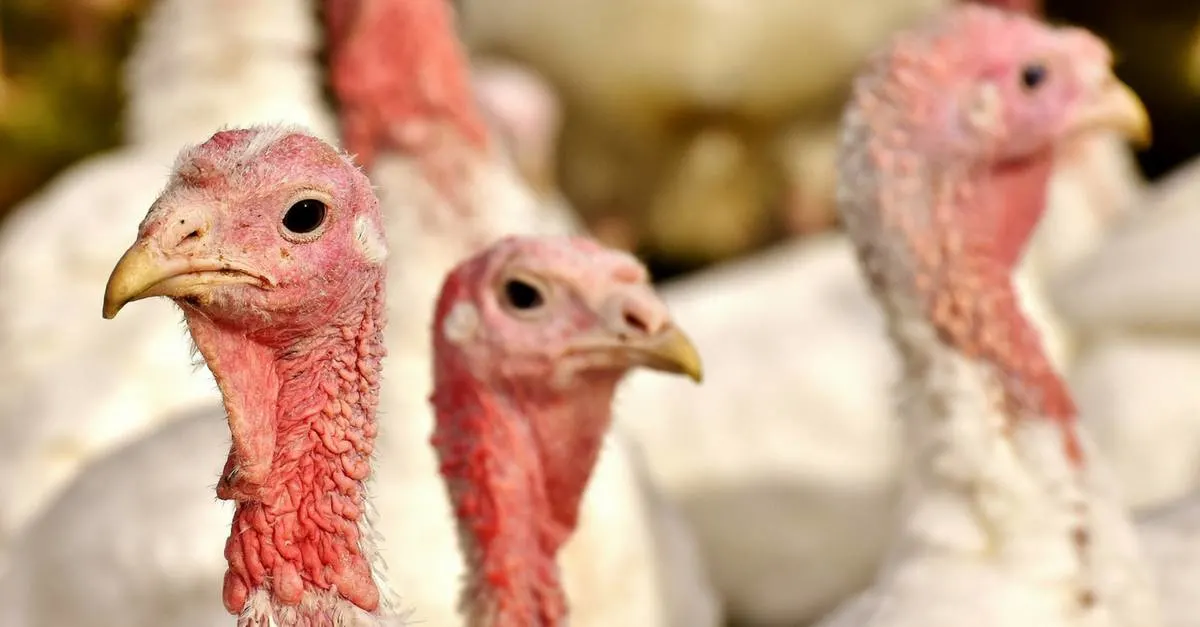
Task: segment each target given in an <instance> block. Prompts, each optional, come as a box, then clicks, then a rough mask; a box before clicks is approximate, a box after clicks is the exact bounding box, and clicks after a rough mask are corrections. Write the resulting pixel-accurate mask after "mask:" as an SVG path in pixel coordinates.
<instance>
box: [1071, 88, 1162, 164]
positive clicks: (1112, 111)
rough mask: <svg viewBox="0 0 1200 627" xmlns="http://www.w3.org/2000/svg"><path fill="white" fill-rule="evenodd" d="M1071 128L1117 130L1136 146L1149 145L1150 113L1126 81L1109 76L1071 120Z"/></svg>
mask: <svg viewBox="0 0 1200 627" xmlns="http://www.w3.org/2000/svg"><path fill="white" fill-rule="evenodd" d="M1071 127H1072V130H1073V131H1074V132H1085V131H1089V130H1094V129H1109V130H1113V131H1116V132H1119V133H1121V135H1122V136H1124V137H1126V138H1128V139H1129V140H1130V142H1131V143H1133V145H1134V146H1136V147H1137V148H1145V147H1147V146H1149V145H1150V141H1151V130H1150V115H1149V114H1148V113H1146V106H1145V105H1143V104H1142V100H1141V98H1138V95H1137V93H1135V92H1134V91H1133V90H1132V89H1130V87H1129V86H1128V85H1126V84H1125V83H1122V82H1121V81H1119V80H1116V78H1113V79H1112V80H1111V81H1110V82H1109V83H1108V84H1107V85H1106V86H1105V87H1104V89H1103V91H1101V92H1100V93H1099V94H1098V95H1097V96H1096V98H1095V99H1093V100H1092V102H1091V103H1089V104H1088V105H1086V106H1085V107H1084V108H1083V109H1082V110H1081V111H1079V112H1078V113H1077V114H1076V116H1075V118H1074V119H1073V121H1072V124H1071Z"/></svg>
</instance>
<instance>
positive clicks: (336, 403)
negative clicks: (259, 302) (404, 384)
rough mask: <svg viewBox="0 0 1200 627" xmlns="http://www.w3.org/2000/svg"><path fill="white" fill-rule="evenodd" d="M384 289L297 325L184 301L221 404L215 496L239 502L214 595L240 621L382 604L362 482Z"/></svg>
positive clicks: (301, 619) (291, 619) (307, 619)
mask: <svg viewBox="0 0 1200 627" xmlns="http://www.w3.org/2000/svg"><path fill="white" fill-rule="evenodd" d="M383 293H384V292H383V283H382V279H380V280H379V281H377V282H375V283H374V284H373V285H371V287H370V288H369V289H368V291H367V292H366V293H364V294H360V295H358V296H357V297H355V298H350V299H347V301H346V302H348V303H350V304H349V305H348V306H347V307H346V308H345V309H343V310H342V311H341V312H339V313H338V314H336V315H334V316H333V319H332V320H331V321H330V323H329V324H328V325H326V326H324V327H323V328H321V329H319V330H307V331H300V332H295V331H291V332H281V331H278V330H268V331H259V332H251V333H247V332H245V331H242V330H238V329H231V328H228V327H225V326H223V325H221V324H220V323H219V322H216V321H213V320H210V319H208V318H206V317H205V316H204V315H203V314H201V313H199V312H198V311H196V310H192V309H189V308H187V307H186V306H185V314H186V317H187V321H188V326H189V328H190V329H191V332H192V336H193V337H194V339H195V341H196V345H197V346H198V347H199V349H200V352H201V353H202V354H203V355H204V358H205V361H206V362H207V363H208V365H209V368H210V369H211V370H212V371H213V375H214V377H215V378H216V380H217V383H218V386H219V387H220V389H221V393H222V396H223V397H224V401H225V408H226V412H227V413H228V416H229V427H230V431H231V434H232V440H233V444H232V447H231V450H230V454H229V460H228V461H227V462H226V465H225V471H224V472H223V474H222V477H221V479H220V482H219V483H218V485H217V496H218V498H221V499H226V500H233V501H235V502H236V503H237V506H236V510H235V513H234V517H233V525H232V529H231V532H230V536H229V540H228V541H227V543H226V546H225V556H226V558H227V560H228V570H227V571H226V573H225V583H224V590H223V595H222V596H223V599H224V602H225V607H226V609H228V610H229V612H230V613H233V614H239V615H240V619H239V625H241V626H242V627H258V626H259V625H264V626H265V625H267V624H268V617H269V618H270V619H271V620H273V621H274V622H273V623H271V624H289V625H301V626H307V625H313V626H314V627H315V626H317V625H326V626H328V625H336V624H340V623H337V622H334V621H333V617H335V616H343V615H346V616H348V615H349V614H347V612H349V611H361V612H367V613H373V612H375V611H377V610H378V609H379V608H380V594H381V591H380V589H379V586H378V585H377V584H376V575H375V572H374V570H373V561H374V559H375V551H374V546H373V536H372V532H371V530H370V527H369V522H368V521H367V519H366V516H365V512H364V510H365V507H366V495H365V489H364V482H365V480H366V479H367V478H368V476H369V475H370V472H371V465H370V464H371V453H372V451H373V449H374V440H375V433H376V423H375V408H376V405H377V403H378V396H379V367H380V360H381V358H382V357H383V354H384V348H383V338H382V331H383V306H384V296H383ZM347 604H349V605H352V606H353V607H351V608H349V609H347V607H346V606H347ZM355 608H357V609H355Z"/></svg>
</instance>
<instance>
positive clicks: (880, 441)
mask: <svg viewBox="0 0 1200 627" xmlns="http://www.w3.org/2000/svg"><path fill="white" fill-rule="evenodd" d="M1140 184H1141V183H1140V179H1139V178H1138V176H1137V173H1136V169H1135V168H1134V166H1133V163H1132V157H1131V155H1130V154H1129V151H1128V149H1127V147H1126V146H1125V145H1124V140H1123V139H1122V138H1120V137H1119V136H1117V135H1115V134H1112V133H1103V132H1100V131H1098V132H1097V133H1095V134H1093V135H1092V136H1089V137H1087V138H1081V140H1080V142H1078V143H1077V145H1074V146H1072V147H1071V149H1070V150H1069V151H1064V153H1063V154H1061V155H1059V158H1058V160H1057V163H1056V170H1055V174H1054V178H1053V182H1052V184H1051V186H1050V191H1049V192H1048V198H1049V209H1048V211H1047V215H1046V217H1045V219H1044V220H1043V221H1042V223H1041V224H1039V226H1038V227H1037V231H1036V232H1035V234H1034V237H1033V241H1032V242H1031V243H1030V246H1029V251H1028V253H1027V254H1026V255H1025V256H1024V258H1023V259H1022V261H1021V265H1020V268H1019V270H1018V272H1017V278H1016V282H1017V289H1018V292H1019V294H1020V296H1021V300H1022V304H1023V306H1024V308H1025V309H1026V310H1027V311H1028V312H1029V315H1030V316H1031V317H1032V318H1033V321H1034V323H1035V324H1036V326H1037V327H1038V328H1039V330H1040V331H1041V332H1042V335H1043V337H1044V340H1045V344H1046V348H1047V350H1048V351H1049V353H1050V356H1051V359H1052V360H1053V361H1054V363H1055V364H1058V365H1059V366H1060V367H1063V366H1065V365H1067V364H1069V363H1070V360H1071V357H1072V355H1073V354H1074V351H1075V348H1074V344H1075V340H1074V334H1073V330H1072V329H1071V328H1070V327H1069V326H1066V325H1063V324H1062V322H1061V321H1060V320H1059V319H1058V316H1057V312H1056V310H1055V309H1054V308H1053V307H1051V306H1050V304H1049V303H1048V302H1047V301H1046V297H1047V295H1048V290H1047V287H1046V285H1047V281H1049V280H1050V279H1052V278H1053V277H1055V276H1057V274H1058V273H1060V272H1062V271H1063V270H1064V269H1065V268H1068V267H1069V266H1070V264H1072V263H1073V262H1074V261H1075V260H1076V259H1078V258H1080V257H1081V256H1083V255H1085V254H1087V253H1088V252H1089V251H1090V250H1092V248H1093V247H1094V246H1096V245H1097V244H1098V242H1099V241H1100V239H1101V237H1102V236H1103V234H1104V233H1105V232H1106V230H1107V229H1108V228H1110V225H1111V224H1112V223H1113V222H1114V221H1115V219H1116V218H1118V217H1119V216H1121V215H1122V213H1123V212H1124V211H1125V210H1126V209H1127V207H1128V204H1127V203H1128V202H1129V199H1130V198H1133V197H1135V196H1136V194H1137V190H1138V188H1139V186H1140ZM780 285H787V286H788V289H787V290H781V289H779V286H780ZM662 291H663V294H664V297H665V298H666V300H667V302H668V304H669V305H670V307H671V310H672V312H673V313H674V315H675V317H676V319H677V320H678V321H679V322H680V324H682V325H684V326H685V327H686V328H687V329H688V330H689V332H690V334H691V337H692V338H693V340H695V342H696V344H697V346H698V347H699V349H700V351H701V353H702V354H704V355H705V358H706V362H707V365H708V374H707V382H706V384H705V385H704V386H702V387H700V388H699V389H697V390H694V391H685V390H684V389H683V388H681V387H680V383H678V382H675V381H671V380H668V379H663V378H651V377H646V376H643V375H641V374H636V373H635V374H634V375H632V377H631V381H630V382H629V384H628V385H627V386H625V387H624V388H623V389H622V391H621V393H620V395H619V398H618V406H619V407H628V408H633V407H636V408H638V411H637V412H636V414H633V413H632V412H631V413H630V414H625V413H618V415H617V419H618V421H619V422H620V424H621V426H623V427H625V428H626V429H627V430H628V431H629V432H630V433H632V434H633V435H634V436H635V439H636V440H637V443H638V445H639V447H640V448H642V449H643V450H645V451H646V453H647V454H646V456H645V457H646V460H647V462H648V464H649V466H650V469H651V471H652V472H653V476H654V479H655V480H656V481H657V482H658V483H659V484H660V485H662V486H663V487H664V488H665V490H666V491H667V493H668V494H669V495H670V496H671V497H672V498H673V499H674V500H675V501H676V502H678V503H679V504H680V505H681V506H682V508H683V510H684V513H685V515H686V519H687V520H688V522H689V523H690V524H691V525H692V526H693V527H694V528H695V529H696V533H697V536H698V537H699V539H700V544H701V548H702V550H703V552H704V555H705V560H706V562H707V563H708V564H709V572H710V574H711V576H712V578H713V582H714V584H715V585H716V587H717V589H718V590H720V591H721V594H722V597H723V599H724V601H725V607H726V610H727V612H728V614H729V615H730V616H731V617H733V618H735V619H736V620H738V621H739V622H740V623H744V624H750V625H785V624H802V623H807V622H811V621H812V620H815V619H817V618H819V617H820V616H821V615H822V614H824V613H825V612H827V611H828V610H830V609H832V607H833V606H834V605H836V604H837V603H838V602H839V601H840V600H841V599H843V598H844V597H845V596H846V595H849V594H851V593H853V592H855V591H856V590H858V589H860V588H862V587H863V586H864V585H866V584H867V583H868V582H869V581H870V578H871V576H872V574H873V573H874V572H875V569H876V567H877V566H878V564H879V561H880V559H881V558H882V557H883V551H884V544H885V542H886V540H887V538H886V535H885V534H884V533H883V530H884V529H886V526H885V525H884V524H883V521H887V520H892V519H893V517H894V515H895V514H894V508H895V505H896V493H897V489H898V487H899V484H898V475H897V471H898V464H899V461H900V444H901V440H900V433H899V431H898V424H897V423H896V421H895V419H894V416H893V412H892V404H891V402H890V401H889V399H888V394H887V393H888V389H889V385H890V384H891V383H892V381H894V380H895V378H896V377H897V376H898V375H899V371H898V364H897V363H896V362H895V357H894V356H893V354H892V352H891V351H890V350H889V347H888V346H887V344H886V342H885V341H884V338H881V337H879V336H878V334H877V333H875V332H874V329H876V328H878V327H879V325H881V324H882V318H881V314H880V312H879V309H878V307H877V305H876V304H875V303H874V302H873V300H872V299H871V298H870V295H869V293H868V291H867V289H866V285H865V284H864V283H863V281H862V278H861V276H860V274H859V272H858V270H857V264H856V263H855V259H854V255H853V250H852V247H851V245H850V243H849V242H848V241H847V240H846V239H845V237H844V236H842V235H840V234H824V235H820V236H814V237H809V238H805V239H804V240H801V241H799V242H794V243H789V244H786V245H782V246H779V247H777V248H775V249H772V250H768V251H766V252H764V253H760V254H757V255H755V256H754V257H751V258H747V259H743V260H738V261H735V262H732V263H728V264H724V265H723V266H718V267H716V268H714V269H712V270H708V271H705V272H702V273H698V274H696V275H693V276H691V277H688V278H686V279H683V280H682V281H677V282H674V283H670V284H667V285H665V286H664V287H663V289H662ZM627 415H628V416H629V418H630V419H629V420H626V419H625V416H627ZM634 415H636V419H633V417H634ZM1085 420H1086V416H1085ZM1128 470H1129V472H1137V471H1136V469H1128ZM1122 482H1123V483H1124V482H1125V481H1124V477H1122Z"/></svg>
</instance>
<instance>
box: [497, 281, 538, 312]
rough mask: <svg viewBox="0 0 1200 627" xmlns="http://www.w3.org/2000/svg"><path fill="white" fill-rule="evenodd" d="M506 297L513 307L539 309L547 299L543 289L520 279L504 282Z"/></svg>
mask: <svg viewBox="0 0 1200 627" xmlns="http://www.w3.org/2000/svg"><path fill="white" fill-rule="evenodd" d="M504 298H506V299H508V304H510V305H512V307H513V309H523V310H529V309H537V308H538V307H541V306H542V303H543V302H545V299H544V298H542V291H541V290H539V289H538V288H536V287H534V286H532V285H530V284H528V283H526V282H525V281H522V280H520V279H509V280H508V281H507V282H506V283H505V284H504Z"/></svg>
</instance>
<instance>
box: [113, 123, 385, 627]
mask: <svg viewBox="0 0 1200 627" xmlns="http://www.w3.org/2000/svg"><path fill="white" fill-rule="evenodd" d="M382 222H383V219H382V216H381V215H380V213H379V201H378V199H377V198H376V197H375V195H374V194H373V193H372V189H371V182H370V181H369V180H368V179H367V177H366V175H365V174H363V173H362V171H361V170H359V169H358V167H357V166H356V165H355V164H354V162H353V161H352V160H351V159H350V157H349V156H347V155H344V154H340V153H338V152H337V151H336V150H334V149H333V148H332V147H331V146H329V145H328V144H325V143H324V142H322V141H321V140H319V139H317V138H315V137H313V136H311V135H309V134H308V133H307V132H306V131H304V130H301V129H299V128H289V127H281V126H267V127H254V128H249V129H238V130H227V131H221V132H218V133H217V134H215V135H213V136H212V137H211V138H210V139H208V140H207V141H205V142H204V143H203V144H200V145H198V146H195V147H189V148H185V149H184V150H183V151H182V152H181V153H180V154H179V157H178V159H177V160H176V162H175V170H174V172H173V173H172V176H171V178H170V181H169V182H168V183H167V187H166V189H165V190H164V191H163V193H162V195H161V196H160V197H159V199H158V200H157V201H156V202H155V203H154V204H153V205H152V206H151V208H150V212H149V213H148V214H147V215H146V219H145V220H143V221H142V223H141V225H140V226H139V228H138V238H137V241H136V242H134V244H133V245H132V246H130V248H129V250H128V251H126V252H125V254H124V255H122V257H121V259H120V261H118V262H117V265H116V267H115V268H114V269H113V271H112V275H111V277H110V278H109V281H108V286H107V288H106V289H105V292H104V317H105V318H112V317H113V316H115V315H116V314H117V313H118V312H119V311H120V309H121V308H122V307H123V306H124V305H125V304H126V303H128V302H129V301H132V300H137V299H141V298H147V297H150V296H166V297H169V298H171V299H172V300H173V301H175V302H176V303H177V304H178V305H179V306H180V308H181V309H182V310H183V316H184V320H185V321H186V322H187V327H188V330H189V332H190V334H191V337H192V339H193V340H194V341H195V343H196V346H197V348H198V350H199V351H200V354H201V355H203V357H204V361H205V363H206V364H207V365H208V368H209V369H210V371H211V372H212V374H213V376H214V377H215V379H216V382H217V385H218V386H219V387H220V390H221V395H222V397H223V401H224V405H225V411H226V412H227V417H228V424H229V429H230V433H231V436H232V445H231V447H230V449H229V459H228V461H227V462H226V465H225V471H224V472H223V473H222V475H221V479H220V481H219V482H218V484H217V497H218V498H221V499H224V500H229V501H233V502H235V503H236V508H235V510H234V515H233V524H232V528H231V530H230V532H229V539H228V541H227V543H226V544H225V551H224V553H225V557H226V559H227V560H228V569H227V570H226V571H225V583H224V590H223V594H222V596H223V599H224V602H225V609H227V610H228V611H229V612H230V613H231V614H235V615H237V616H238V619H237V624H238V626H239V627H266V626H267V625H314V626H315V625H330V626H332V627H343V626H344V627H350V626H351V625H364V626H365V625H367V624H371V625H382V624H384V623H383V621H382V619H381V615H383V614H385V613H386V612H388V611H389V610H390V608H391V605H392V604H391V603H390V602H389V600H388V598H387V595H388V592H387V590H386V587H385V586H386V584H384V583H383V582H382V579H381V573H380V572H379V562H380V560H379V555H378V552H377V549H376V547H375V532H374V531H373V529H372V526H371V521H370V519H369V518H368V517H367V515H366V502H367V495H366V491H365V489H364V483H365V482H366V480H367V478H368V477H369V476H370V474H371V463H372V453H373V449H374V440H375V434H376V433H377V432H378V424H377V423H376V420H375V411H376V407H377V405H378V404H379V388H380V378H381V377H380V362H381V361H382V359H383V355H384V353H385V350H384V344H383V329H384V309H385V306H386V301H385V297H384V285H385V268H386V264H385V261H386V259H387V253H388V251H387V245H386V243H385V241H384V236H383V224H382Z"/></svg>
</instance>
